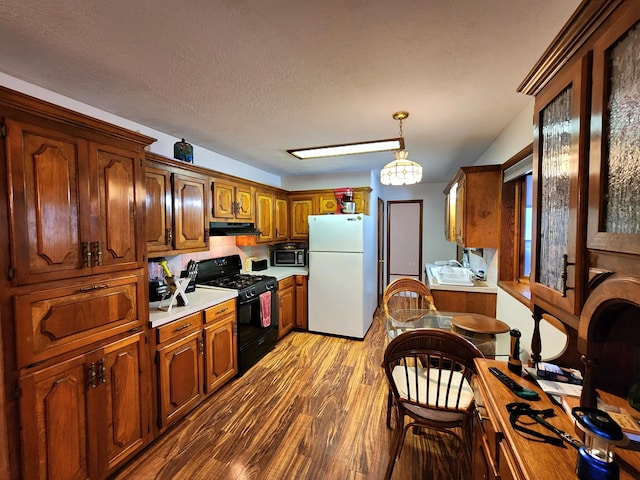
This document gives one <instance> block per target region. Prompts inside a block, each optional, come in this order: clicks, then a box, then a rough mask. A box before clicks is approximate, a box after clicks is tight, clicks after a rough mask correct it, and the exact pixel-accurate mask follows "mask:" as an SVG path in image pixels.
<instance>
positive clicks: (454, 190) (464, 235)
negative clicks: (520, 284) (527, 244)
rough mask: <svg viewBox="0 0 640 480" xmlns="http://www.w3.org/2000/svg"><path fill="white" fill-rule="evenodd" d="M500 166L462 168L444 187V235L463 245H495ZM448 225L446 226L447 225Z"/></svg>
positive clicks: (487, 246) (497, 234) (488, 246)
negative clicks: (447, 233)
mask: <svg viewBox="0 0 640 480" xmlns="http://www.w3.org/2000/svg"><path fill="white" fill-rule="evenodd" d="M501 181H502V173H501V171H500V165H482V166H474V167H462V168H461V169H460V170H459V171H458V173H457V174H456V175H455V176H454V177H453V179H452V180H451V181H450V182H449V184H448V185H447V187H446V188H445V190H444V194H445V198H446V202H447V203H446V205H447V206H448V208H446V210H445V213H446V216H445V236H446V232H447V231H449V230H450V229H451V227H452V226H454V234H453V235H451V234H450V235H449V240H451V238H452V237H455V241H456V243H457V244H458V245H460V246H461V247H463V248H498V246H499V241H500V192H501ZM447 226H448V227H447Z"/></svg>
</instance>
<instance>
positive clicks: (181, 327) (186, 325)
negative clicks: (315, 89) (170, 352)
mask: <svg viewBox="0 0 640 480" xmlns="http://www.w3.org/2000/svg"><path fill="white" fill-rule="evenodd" d="M190 326H191V324H190V323H185V324H184V325H180V326H179V327H176V328H174V329H173V332H174V333H175V332H179V331H180V330H184V329H185V328H189V327H190Z"/></svg>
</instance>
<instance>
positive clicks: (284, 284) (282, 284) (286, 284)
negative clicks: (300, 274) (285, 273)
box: [278, 277, 296, 290]
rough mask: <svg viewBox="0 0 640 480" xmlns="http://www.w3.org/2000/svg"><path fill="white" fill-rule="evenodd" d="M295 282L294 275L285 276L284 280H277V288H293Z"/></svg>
mask: <svg viewBox="0 0 640 480" xmlns="http://www.w3.org/2000/svg"><path fill="white" fill-rule="evenodd" d="M295 284H296V277H287V278H285V279H284V280H280V281H279V282H278V290H284V289H285V288H293V286H294V285H295Z"/></svg>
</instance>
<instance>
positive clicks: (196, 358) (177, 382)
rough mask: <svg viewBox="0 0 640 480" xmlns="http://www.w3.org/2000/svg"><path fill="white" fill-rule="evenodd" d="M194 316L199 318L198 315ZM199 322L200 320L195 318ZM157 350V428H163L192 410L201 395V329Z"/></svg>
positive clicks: (186, 332)
mask: <svg viewBox="0 0 640 480" xmlns="http://www.w3.org/2000/svg"><path fill="white" fill-rule="evenodd" d="M194 316H196V317H200V314H195V315H194ZM198 320H199V318H198ZM201 322H202V321H201V320H200V322H199V323H198V327H199V328H197V329H196V330H194V329H193V328H192V329H190V330H186V331H185V334H184V336H181V337H180V338H178V339H177V340H174V341H171V342H169V343H167V344H166V345H162V346H161V347H160V348H158V395H159V407H160V411H159V417H160V426H161V427H166V426H167V425H169V424H171V423H172V422H174V421H176V420H177V419H179V418H182V416H184V415H185V414H186V413H187V412H189V411H190V410H191V409H192V408H194V407H195V406H196V405H197V404H198V403H200V401H201V400H202V398H203V396H204V388H203V380H202V352H203V344H202V342H203V340H202V328H201V327H200V325H201Z"/></svg>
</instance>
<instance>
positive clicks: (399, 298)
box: [382, 277, 436, 428]
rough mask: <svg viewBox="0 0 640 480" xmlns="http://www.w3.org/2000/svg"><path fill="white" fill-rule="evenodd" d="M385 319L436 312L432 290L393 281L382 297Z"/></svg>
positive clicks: (389, 402)
mask: <svg viewBox="0 0 640 480" xmlns="http://www.w3.org/2000/svg"><path fill="white" fill-rule="evenodd" d="M382 306H383V308H384V315H385V318H388V317H389V316H390V315H392V313H393V311H394V310H417V309H429V310H436V305H435V303H434V301H433V296H432V295H431V290H429V287H427V286H426V285H425V284H424V283H423V282H421V281H420V280H417V279H415V278H412V277H400V278H396V279H395V280H394V281H392V282H391V283H390V284H389V285H387V288H385V290H384V295H383V297H382ZM392 408H393V394H392V392H391V389H389V394H388V397H387V428H391V409H392Z"/></svg>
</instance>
